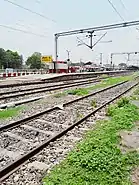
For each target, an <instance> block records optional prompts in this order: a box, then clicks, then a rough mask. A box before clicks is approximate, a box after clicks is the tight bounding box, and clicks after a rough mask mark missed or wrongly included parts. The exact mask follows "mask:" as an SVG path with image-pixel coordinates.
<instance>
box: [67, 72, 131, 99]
mask: <svg viewBox="0 0 139 185" xmlns="http://www.w3.org/2000/svg"><path fill="white" fill-rule="evenodd" d="M133 76H134V75H131V76H122V77H114V78H113V77H111V78H107V79H105V80H102V81H101V82H100V83H98V84H96V85H93V86H90V87H87V88H78V89H73V90H69V91H67V93H68V94H71V95H78V96H83V95H87V94H89V93H90V91H92V90H94V89H99V88H105V87H108V86H111V85H114V84H117V83H120V82H122V81H126V80H132V79H133Z"/></svg>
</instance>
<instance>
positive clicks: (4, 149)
mask: <svg viewBox="0 0 139 185" xmlns="http://www.w3.org/2000/svg"><path fill="white" fill-rule="evenodd" d="M136 85H138V82H130V81H125V82H121V83H119V84H116V85H113V86H110V87H108V88H105V89H102V90H99V91H97V92H94V93H92V94H89V95H87V96H84V97H81V98H77V99H75V100H73V101H69V102H67V103H65V104H63V106H62V107H59V106H55V107H53V108H51V109H48V110H46V111H43V112H40V113H38V114H35V115H32V116H30V117H28V118H25V119H23V120H19V121H17V122H13V123H11V124H7V125H4V126H2V127H0V147H1V149H0V170H1V171H0V180H1V181H3V180H4V179H6V178H7V177H8V176H9V175H11V174H12V173H13V172H14V171H15V170H17V169H18V168H19V167H20V166H21V165H22V164H23V163H25V162H26V161H28V159H30V158H31V157H33V156H34V155H36V154H38V153H39V152H40V151H42V150H43V149H44V148H45V147H47V146H48V145H49V144H50V143H52V142H54V141H55V140H57V139H58V138H61V137H62V136H63V135H65V134H66V133H67V132H69V131H71V130H72V129H74V128H75V127H76V126H79V125H80V124H82V123H83V122H84V121H86V120H87V119H88V118H89V117H91V116H92V115H94V114H95V113H97V112H98V111H99V110H101V109H102V108H104V107H105V106H106V105H108V104H110V103H112V102H113V101H114V100H116V99H117V98H119V97H121V96H122V95H123V94H125V93H126V92H128V91H129V90H131V89H132V88H133V87H135V86H136ZM92 97H93V100H92ZM94 107H96V108H94ZM5 155H6V156H5Z"/></svg>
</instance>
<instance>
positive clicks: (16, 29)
mask: <svg viewBox="0 0 139 185" xmlns="http://www.w3.org/2000/svg"><path fill="white" fill-rule="evenodd" d="M0 27H3V28H7V29H10V30H14V31H19V32H22V33H25V34H30V35H35V36H38V37H43V38H44V37H45V38H46V37H47V36H46V35H40V34H37V33H34V32H30V31H25V30H21V29H18V28H14V27H11V26H7V25H2V24H0Z"/></svg>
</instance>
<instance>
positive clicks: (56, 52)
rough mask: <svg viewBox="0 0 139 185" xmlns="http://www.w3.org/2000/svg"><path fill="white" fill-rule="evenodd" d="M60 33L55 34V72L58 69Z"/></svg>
mask: <svg viewBox="0 0 139 185" xmlns="http://www.w3.org/2000/svg"><path fill="white" fill-rule="evenodd" d="M57 47H58V35H57V34H55V62H54V71H55V73H56V72H57V70H56V65H57V60H58V49H57Z"/></svg>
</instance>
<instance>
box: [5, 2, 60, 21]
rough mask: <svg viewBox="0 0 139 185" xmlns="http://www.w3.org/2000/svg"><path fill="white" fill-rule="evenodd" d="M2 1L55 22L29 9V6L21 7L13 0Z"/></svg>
mask: <svg viewBox="0 0 139 185" xmlns="http://www.w3.org/2000/svg"><path fill="white" fill-rule="evenodd" d="M4 1H6V2H8V3H11V4H13V5H15V6H17V7H19V8H22V9H24V10H26V11H28V12H31V13H33V14H36V15H38V16H40V17H42V18H44V19H47V20H49V21H52V22H56V21H55V20H53V19H50V18H48V17H46V16H45V15H43V14H40V13H37V12H35V11H33V10H31V9H29V8H26V7H23V6H22V5H20V4H17V3H14V2H12V1H10V0H4Z"/></svg>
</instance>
